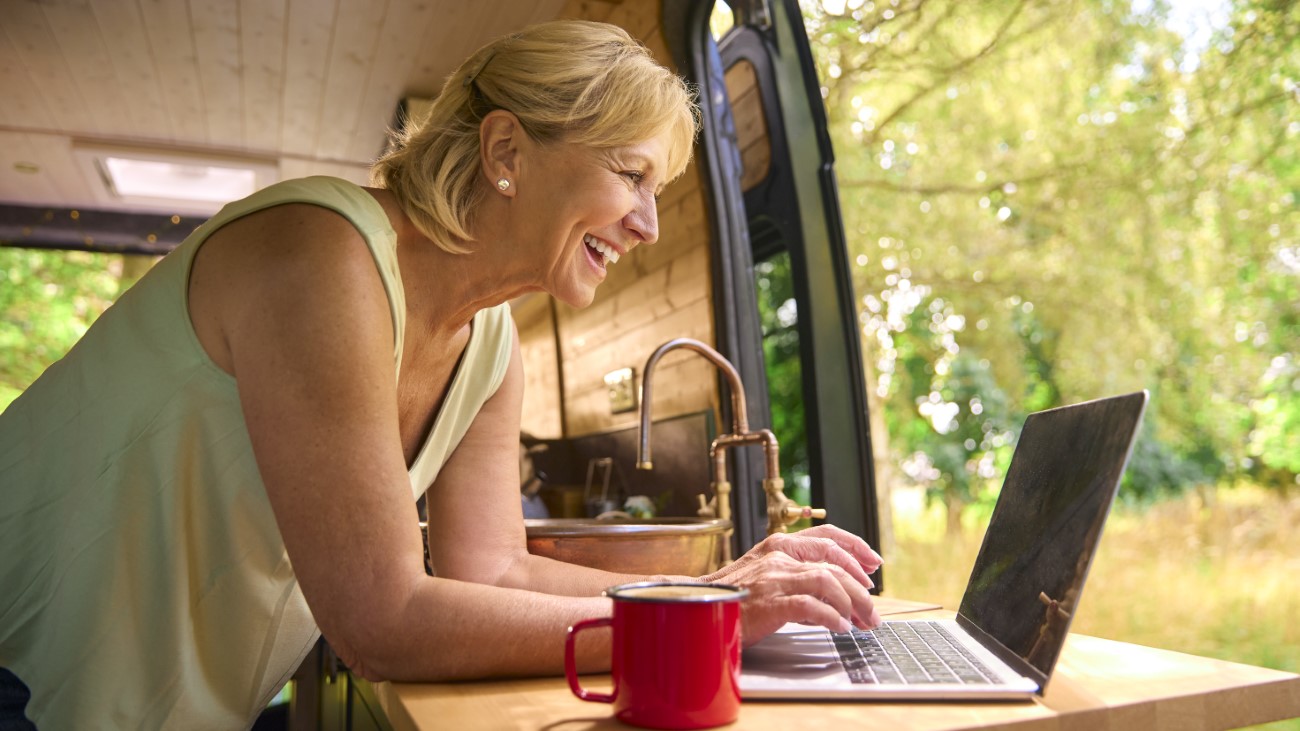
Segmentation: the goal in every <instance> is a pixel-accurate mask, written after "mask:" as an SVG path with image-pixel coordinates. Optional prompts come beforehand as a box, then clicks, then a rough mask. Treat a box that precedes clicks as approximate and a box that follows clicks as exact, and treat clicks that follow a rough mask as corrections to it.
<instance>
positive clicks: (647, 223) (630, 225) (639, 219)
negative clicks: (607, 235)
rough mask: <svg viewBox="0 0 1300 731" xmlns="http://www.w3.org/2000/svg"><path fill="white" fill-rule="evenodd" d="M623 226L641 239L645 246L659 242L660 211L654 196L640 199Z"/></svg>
mask: <svg viewBox="0 0 1300 731" xmlns="http://www.w3.org/2000/svg"><path fill="white" fill-rule="evenodd" d="M623 226H624V227H625V228H627V229H628V230H629V231H631V232H632V233H633V234H635V235H636V236H637V238H639V239H641V243H643V244H653V243H654V242H656V241H658V240H659V209H658V204H656V203H655V199H654V196H653V195H650V194H645V195H643V196H641V197H640V199H639V200H638V202H637V206H636V208H633V209H632V211H631V212H630V213H628V214H627V216H626V217H624V218H623Z"/></svg>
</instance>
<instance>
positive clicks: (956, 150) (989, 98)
mask: <svg viewBox="0 0 1300 731" xmlns="http://www.w3.org/2000/svg"><path fill="white" fill-rule="evenodd" d="M827 6H833V10H835V11H836V12H831V11H828V10H827V8H826V7H824V6H822V5H821V4H817V3H813V2H807V3H806V5H805V11H806V12H805V17H806V23H807V27H808V30H809V35H810V38H811V39H812V42H813V49H814V54H815V56H816V60H817V63H818V65H819V67H820V68H819V71H820V76H821V78H822V79H823V82H824V84H825V88H824V89H823V95H824V97H825V99H826V104H827V111H828V116H829V118H830V120H831V127H832V129H831V134H832V138H833V141H834V143H835V148H836V150H837V152H838V162H837V165H838V175H839V182H840V188H841V196H842V199H843V206H842V209H843V210H844V212H845V228H846V231H847V233H848V236H849V246H850V258H851V259H855V260H856V264H857V268H856V271H855V284H856V286H857V290H858V293H859V296H860V297H861V302H862V318H863V324H864V327H863V336H864V341H865V342H866V343H867V351H868V356H869V357H870V358H871V361H872V365H873V370H874V372H875V375H876V381H877V382H876V383H875V384H873V387H874V388H873V391H874V392H875V395H876V396H877V398H878V403H877V404H876V405H875V406H876V408H883V409H885V410H886V412H887V419H886V421H887V424H888V428H889V433H888V440H889V443H890V444H889V448H890V450H891V452H892V453H893V455H894V457H895V459H896V460H897V461H898V462H900V463H902V464H903V465H904V466H905V467H906V466H907V465H908V464H909V463H913V464H915V463H921V462H925V461H927V460H928V461H929V462H931V463H932V465H933V466H934V467H935V468H937V473H936V472H935V471H934V470H917V469H913V470H907V469H905V470H904V471H905V472H907V473H908V474H909V475H911V476H912V478H913V479H914V480H916V481H918V482H920V483H921V484H925V485H927V486H928V487H929V488H930V489H931V490H933V491H935V492H936V493H937V494H939V495H942V496H943V497H944V499H945V500H957V501H978V500H979V499H980V497H979V496H980V494H981V489H982V488H981V487H980V486H979V485H978V484H977V481H968V480H967V479H966V478H962V477H959V476H958V474H959V469H958V468H959V466H960V465H962V464H969V462H970V461H971V460H972V459H973V458H976V456H977V455H976V453H974V452H971V451H968V450H965V449H963V448H962V447H963V446H964V445H965V444H966V443H967V442H966V440H967V438H968V437H967V436H966V435H965V434H964V433H959V432H960V431H961V430H960V429H954V430H952V431H951V432H948V431H943V430H938V429H935V428H934V422H933V419H931V418H930V417H929V416H927V415H926V414H924V413H922V407H924V406H925V404H926V403H928V401H926V400H920V399H921V397H925V398H927V399H928V394H931V393H938V394H940V395H941V397H942V399H943V403H955V402H952V401H950V400H949V399H948V398H947V397H946V396H943V394H945V389H950V390H951V388H952V386H951V384H950V383H949V382H950V381H951V380H952V378H953V377H954V376H953V374H954V373H955V365H956V363H957V362H958V361H959V360H961V359H963V358H964V357H965V356H967V355H968V354H970V355H971V361H970V362H975V363H987V366H986V369H985V370H986V373H987V376H988V378H987V381H986V382H983V383H981V384H979V385H972V386H971V388H975V389H983V390H976V391H974V393H976V394H978V395H979V396H980V397H981V398H988V397H989V395H990V394H992V393H993V392H994V390H996V391H997V392H998V393H1000V394H1002V396H1003V397H1004V398H1005V403H1006V407H1005V410H1004V412H1003V413H1001V414H998V418H999V419H1001V420H1002V421H1001V422H999V423H1001V424H1008V425H1009V426H1006V427H999V428H1008V429H1009V428H1011V426H1014V425H1015V424H1018V423H1019V421H1020V419H1021V418H1022V417H1023V415H1024V414H1026V413H1028V412H1030V411H1034V410H1037V409H1041V408H1046V407H1050V406H1056V405H1059V404H1062V403H1067V402H1074V401H1080V400H1086V399H1090V398H1096V397H1099V396H1104V395H1109V394H1114V393H1121V392H1125V391H1131V390H1137V389H1139V388H1149V389H1151V391H1152V394H1153V399H1152V408H1151V409H1150V411H1149V414H1148V418H1149V422H1150V428H1149V429H1147V430H1146V431H1144V433H1143V436H1142V438H1141V440H1140V441H1139V445H1138V448H1137V451H1136V452H1135V455H1134V458H1133V467H1132V472H1133V475H1132V476H1131V477H1130V478H1129V480H1128V484H1129V488H1128V489H1129V490H1131V491H1133V493H1134V494H1155V493H1159V492H1166V491H1177V490H1179V489H1182V488H1185V487H1188V486H1192V485H1196V484H1200V483H1205V482H1228V483H1230V482H1232V481H1233V480H1234V479H1236V478H1237V477H1239V476H1241V475H1243V474H1246V473H1247V472H1249V471H1252V470H1253V471H1254V472H1256V473H1258V472H1259V471H1260V470H1268V471H1269V474H1270V475H1271V476H1272V480H1271V481H1272V482H1273V483H1275V484H1294V481H1295V473H1296V468H1297V467H1298V466H1300V465H1298V464H1297V462H1298V461H1300V457H1296V456H1295V455H1297V454H1300V448H1297V442H1296V440H1297V439H1298V438H1300V437H1297V436H1296V435H1297V434H1298V433H1300V429H1297V425H1296V419H1297V418H1300V397H1297V396H1296V393H1297V389H1296V388H1295V385H1296V383H1295V382H1296V376H1295V375H1294V373H1295V371H1294V364H1295V363H1296V358H1297V355H1296V353H1295V348H1296V345H1297V343H1300V202H1298V201H1297V196H1298V195H1300V145H1297V144H1296V143H1297V142H1300V119H1298V116H1297V114H1296V111H1295V110H1296V109H1297V105H1296V102H1297V101H1300V90H1298V87H1297V83H1298V82H1300V43H1297V39H1300V12H1297V10H1296V8H1295V7H1294V4H1292V3H1271V2H1262V1H1259V0H1236V1H1235V2H1230V3H1228V4H1225V5H1224V6H1223V9H1224V13H1225V14H1224V15H1223V16H1222V17H1218V18H1211V19H1210V21H1211V22H1210V23H1209V25H1208V26H1205V27H1206V28H1208V30H1207V31H1206V32H1199V31H1195V28H1194V27H1193V26H1192V25H1191V22H1192V21H1195V20H1198V19H1199V17H1198V16H1196V15H1195V13H1194V12H1192V11H1189V9H1188V6H1186V5H1185V4H1180V3H1174V2H1162V1H1161V0H1155V1H1154V2H1150V3H1132V4H1130V3H1128V2H1117V1H1111V0H1074V1H1065V0H1061V1H1052V0H1032V1H1031V0H991V1H990V2H981V3H969V2H961V1H960V0H899V1H898V2H890V3H880V2H876V3H868V2H861V1H853V0H850V1H848V2H846V3H843V4H831V3H827ZM1202 12H1204V11H1202ZM1203 25H1204V24H1203ZM933 303H941V304H938V305H934V304H933ZM936 306H937V307H938V309H937V310H935V311H931V310H930V309H929V308H932V307H936ZM936 315H937V316H938V319H935V318H934V316H936ZM967 323H969V324H971V325H973V327H971V326H968V325H967ZM936 328H937V329H936ZM974 354H978V356H975V355H974ZM1287 369H1290V370H1287ZM1282 371H1286V372H1287V373H1288V374H1289V375H1282ZM878 441H879V440H878ZM966 474H967V475H969V474H971V471H970V470H969V469H967V470H966Z"/></svg>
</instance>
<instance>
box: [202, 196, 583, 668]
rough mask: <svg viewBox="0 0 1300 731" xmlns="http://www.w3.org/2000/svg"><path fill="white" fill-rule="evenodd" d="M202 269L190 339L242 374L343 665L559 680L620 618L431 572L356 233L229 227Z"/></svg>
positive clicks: (388, 324)
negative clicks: (582, 643)
mask: <svg viewBox="0 0 1300 731" xmlns="http://www.w3.org/2000/svg"><path fill="white" fill-rule="evenodd" d="M200 257H201V260H200V261H199V262H196V267H195V272H194V276H193V279H192V282H191V305H192V313H193V318H194V321H195V328H196V330H197V331H199V332H200V333H201V334H203V335H206V336H207V337H206V340H205V347H208V345H207V344H215V345H212V346H211V347H210V348H209V350H210V352H213V355H214V359H215V360H216V361H217V362H218V364H219V365H223V367H226V368H227V370H229V371H230V372H232V373H233V374H234V376H235V378H236V381H237V384H238V389H239V396H240V401H241V404H242V406H243V410H244V414H245V418H246V421H247V425H248V431H249V435H250V437H251V440H252V444H253V450H254V454H255V456H256V458H257V462H258V467H259V469H260V471H261V473H262V477H263V481H264V483H265V485H266V491H267V495H268V497H269V499H270V503H271V507H272V509H273V511H274V513H275V517H276V521H277V524H278V525H279V528H280V532H281V535H282V537H283V539H284V544H285V547H286V549H287V551H288V553H289V557H290V559H291V561H292V562H293V567H294V572H295V574H296V576H297V578H298V581H299V583H300V585H301V587H302V590H303V594H304V596H305V597H306V599H307V602H308V604H309V605H310V607H311V610H312V613H313V615H314V616H315V619H316V621H317V623H318V625H319V626H320V628H321V631H322V633H323V634H324V635H325V637H326V639H328V640H329V642H330V644H331V645H332V646H333V647H334V649H335V650H336V652H338V653H339V655H340V657H341V658H342V659H343V660H344V662H345V663H346V664H348V665H349V666H350V667H351V668H352V669H353V670H354V671H357V672H359V673H360V674H361V675H362V676H363V677H368V678H372V679H380V678H389V679H402V680H437V679H449V678H472V677H484V676H494V675H496V676H499V675H523V674H539V673H558V672H560V671H561V669H562V658H563V642H564V630H565V628H566V627H567V626H568V625H569V624H571V623H573V622H574V621H575V620H577V619H581V618H584V617H591V616H601V615H604V614H607V613H608V611H609V610H608V602H607V600H604V599H600V598H596V597H587V598H574V597H557V596H547V595H545V594H540V593H534V592H527V591H521V590H518V589H510V588H502V587H496V586H486V585H478V584H470V583H466V582H460V581H454V580H450V579H446V578H431V577H429V576H427V575H426V573H425V570H424V561H423V550H422V547H421V545H420V532H419V528H418V522H417V519H416V513H415V507H414V504H413V501H412V499H411V493H410V487H409V479H408V476H407V472H406V466H405V462H404V459H403V456H402V451H401V447H400V444H401V442H400V436H399V431H398V414H397V399H396V385H395V383H394V376H393V362H392V357H393V356H392V353H393V342H394V341H393V332H392V321H391V316H390V315H389V312H388V304H387V300H386V298H385V296H384V291H383V287H382V283H381V281H380V279H379V276H378V273H377V272H376V270H375V265H374V262H373V260H372V259H371V257H370V255H369V253H368V251H367V250H366V247H365V245H364V243H363V242H362V241H361V239H360V235H359V234H358V233H357V232H356V231H355V229H353V228H352V227H351V226H350V225H349V224H348V223H347V222H345V221H344V220H343V219H341V218H340V217H338V216H335V215H333V214H330V213H328V212H325V211H324V210H323V209H319V208H315V207H312V206H281V207H277V208H273V209H269V210H268V211H265V212H261V213H258V214H253V215H250V216H248V217H246V218H244V219H240V220H239V221H236V222H234V223H232V224H230V225H229V226H227V227H226V228H223V229H222V231H219V232H217V233H216V234H214V235H213V237H212V239H211V240H209V242H208V243H207V244H205V246H204V249H203V250H202V251H201V254H200ZM214 351H215V352H214ZM508 461H510V462H511V463H512V464H514V463H515V462H514V458H513V457H511V458H510V459H509V460H508ZM517 509H518V508H516V510H517ZM502 628H510V632H509V633H507V634H504V635H503V634H502V632H501V630H502ZM520 637H526V638H528V640H529V641H527V642H520V641H518V638H520ZM585 654H586V655H589V656H599V657H605V656H606V654H605V653H604V652H601V651H600V648H595V649H593V650H589V651H588V652H587V653H585ZM605 662H608V661H607V660H605Z"/></svg>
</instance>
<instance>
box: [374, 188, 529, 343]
mask: <svg viewBox="0 0 1300 731" xmlns="http://www.w3.org/2000/svg"><path fill="white" fill-rule="evenodd" d="M393 210H395V211H396V215H393ZM393 210H390V219H391V220H392V223H393V228H394V230H395V231H396V232H397V241H398V245H397V254H398V263H399V265H400V266H401V270H402V281H403V287H404V289H405V294H406V303H407V311H408V313H409V316H410V317H411V318H413V319H416V320H417V321H421V322H423V323H424V327H426V328H428V329H430V330H432V331H434V332H435V333H438V332H445V333H446V334H450V333H454V332H456V331H457V330H459V329H460V328H461V327H464V325H465V324H467V323H468V322H469V321H470V320H471V319H473V317H474V314H475V313H476V312H478V311H479V310H482V309H485V308H487V307H494V306H496V305H499V304H501V303H502V302H507V301H509V300H512V299H514V298H516V297H519V296H521V295H523V294H526V293H528V292H537V291H540V290H541V287H539V286H538V284H537V281H538V277H537V272H536V270H535V269H534V268H532V267H530V266H528V264H527V263H526V262H525V261H524V259H525V257H520V256H518V255H517V253H512V251H511V249H513V248H515V247H514V246H513V245H512V241H513V239H512V238H511V237H510V236H509V233H508V232H507V231H506V230H504V227H503V226H501V225H499V224H496V223H495V222H499V221H501V220H503V217H502V216H494V215H493V214H492V212H490V211H481V213H482V214H483V215H480V216H478V217H477V218H478V219H479V220H481V221H487V222H491V223H486V224H483V225H476V226H474V227H473V229H472V231H471V233H472V234H473V236H474V240H473V241H468V242H464V241H456V242H455V243H456V244H457V245H460V246H463V247H464V248H466V249H468V250H469V252H468V253H465V254H455V253H451V252H449V251H447V250H446V249H443V248H442V247H440V246H438V245H437V244H436V243H435V242H434V241H432V240H431V239H429V238H428V237H427V236H425V235H424V234H423V233H421V232H420V231H419V229H417V228H416V227H415V225H414V224H413V223H412V222H411V220H410V218H409V217H407V216H406V215H405V213H402V212H401V209H400V208H398V207H396V206H395V205H394V207H393Z"/></svg>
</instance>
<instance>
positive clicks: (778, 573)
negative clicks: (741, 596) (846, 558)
mask: <svg viewBox="0 0 1300 731" xmlns="http://www.w3.org/2000/svg"><path fill="white" fill-rule="evenodd" d="M859 571H860V569H859ZM729 579H730V580H731V581H732V582H733V583H740V584H742V585H744V586H746V587H747V588H749V590H750V600H749V601H748V602H747V603H746V605H745V612H746V613H747V614H748V613H759V615H760V616H761V618H762V622H761V624H763V625H765V626H766V625H771V626H770V629H769V631H772V630H775V629H776V628H778V627H780V625H781V624H784V623H785V622H811V623H814V624H819V625H821V626H824V627H826V628H828V629H831V630H834V631H837V632H846V631H848V629H849V626H850V623H852V624H854V625H857V626H858V627H862V628H863V629H867V628H870V627H874V626H876V625H878V624H879V623H880V615H879V614H878V613H877V612H876V609H875V604H874V602H873V600H872V598H871V594H870V593H869V592H868V591H867V589H866V586H865V585H863V584H862V583H860V582H859V581H858V580H857V579H856V578H855V577H854V576H852V575H851V574H850V573H849V572H848V571H847V570H845V569H844V568H842V567H840V566H838V565H835V564H831V563H823V562H804V561H799V560H797V559H795V558H793V557H791V556H789V555H787V554H785V553H782V552H779V551H777V552H772V553H769V554H767V555H764V556H762V557H760V558H758V559H756V560H754V561H753V562H751V563H750V564H749V565H748V567H747V568H745V569H744V570H742V571H740V572H738V573H737V575H735V576H732V577H729ZM795 600H797V601H795ZM794 609H799V611H798V612H795V613H793V614H790V613H789V612H791V611H793V610H794ZM778 620H779V621H778ZM773 622H775V623H774V624H773Z"/></svg>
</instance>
